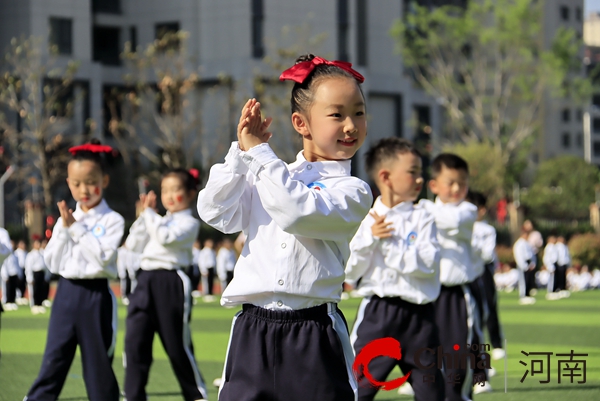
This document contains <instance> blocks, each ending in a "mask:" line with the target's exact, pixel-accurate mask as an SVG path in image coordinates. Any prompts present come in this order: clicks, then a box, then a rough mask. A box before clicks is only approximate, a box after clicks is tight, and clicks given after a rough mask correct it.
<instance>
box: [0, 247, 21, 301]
mask: <svg viewBox="0 0 600 401" xmlns="http://www.w3.org/2000/svg"><path fill="white" fill-rule="evenodd" d="M1 270H2V273H1V275H2V284H3V287H2V303H4V304H11V305H13V306H15V305H16V301H17V291H18V289H19V270H20V269H19V262H18V261H17V257H16V256H15V254H14V253H12V252H11V253H10V254H9V255H8V256H7V257H6V259H4V262H3V263H2V267H1ZM6 309H7V310H10V309H12V308H8V307H7V308H6ZM15 309H16V307H15Z"/></svg>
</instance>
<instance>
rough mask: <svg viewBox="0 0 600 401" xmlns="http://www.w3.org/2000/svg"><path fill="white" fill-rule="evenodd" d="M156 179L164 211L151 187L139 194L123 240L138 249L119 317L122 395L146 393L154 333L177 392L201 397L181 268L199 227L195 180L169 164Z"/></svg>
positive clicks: (137, 400)
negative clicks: (138, 259)
mask: <svg viewBox="0 0 600 401" xmlns="http://www.w3.org/2000/svg"><path fill="white" fill-rule="evenodd" d="M160 185H161V201H162V204H163V206H164V207H165V209H166V210H167V214H166V215H165V216H160V215H159V214H157V213H156V211H155V210H156V194H155V193H154V191H150V192H149V193H148V194H147V195H146V194H142V195H140V203H141V207H142V210H143V211H142V213H141V214H140V216H139V217H138V219H137V220H136V221H135V222H134V223H133V225H132V226H131V229H130V231H129V236H128V237H127V241H126V243H125V244H126V246H127V248H128V249H131V250H133V251H136V252H141V262H140V270H139V272H138V275H137V286H136V287H135V290H134V291H133V292H132V293H131V294H130V295H129V306H128V309H127V319H126V320H125V324H126V331H125V355H124V360H125V397H126V398H127V401H145V400H146V399H147V395H146V384H147V383H148V375H149V373H150V365H151V364H152V343H153V341H154V334H155V333H158V334H159V336H160V339H161V341H162V343H163V346H164V348H165V351H166V353H167V355H168V357H169V360H170V361H171V366H172V367H173V370H174V372H175V376H176V377H177V380H178V381H179V385H180V387H181V391H182V393H183V398H184V399H185V400H186V401H194V400H200V399H207V398H208V395H207V392H206V386H205V385H204V380H203V379H202V375H201V374H200V370H199V369H198V366H197V364H196V359H195V357H194V348H193V345H192V338H191V332H190V326H189V321H190V316H191V315H190V314H191V309H192V288H191V282H190V279H189V277H188V276H187V274H186V273H185V269H187V268H188V267H189V266H190V265H191V264H192V246H193V244H194V241H195V240H196V237H197V236H198V230H199V229H200V222H199V221H198V220H197V219H196V218H194V216H192V211H191V209H190V202H192V201H193V199H194V197H195V195H196V186H197V185H198V184H197V182H196V179H195V178H194V177H193V176H192V174H190V173H189V172H188V171H186V170H183V169H173V170H170V171H168V172H167V173H166V174H165V175H164V176H163V178H162V181H161V184H160Z"/></svg>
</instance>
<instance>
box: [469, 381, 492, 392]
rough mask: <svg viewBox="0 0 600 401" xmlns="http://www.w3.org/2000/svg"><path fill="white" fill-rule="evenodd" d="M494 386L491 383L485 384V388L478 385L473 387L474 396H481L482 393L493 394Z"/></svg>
mask: <svg viewBox="0 0 600 401" xmlns="http://www.w3.org/2000/svg"><path fill="white" fill-rule="evenodd" d="M491 392H492V386H491V385H490V382H488V381H486V382H483V386H482V385H481V384H476V385H474V386H473V394H481V393H491Z"/></svg>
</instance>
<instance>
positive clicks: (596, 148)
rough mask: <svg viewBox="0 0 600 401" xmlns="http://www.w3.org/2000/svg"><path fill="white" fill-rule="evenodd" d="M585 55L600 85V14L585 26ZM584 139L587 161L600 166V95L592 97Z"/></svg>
mask: <svg viewBox="0 0 600 401" xmlns="http://www.w3.org/2000/svg"><path fill="white" fill-rule="evenodd" d="M583 40H584V42H585V55H584V59H583V63H584V65H585V67H586V70H587V73H588V74H590V75H592V76H591V78H592V79H593V83H594V85H595V86H596V87H597V86H598V85H599V84H600V14H599V13H592V14H590V15H589V16H588V17H587V18H586V19H585V22H584V24H583ZM583 132H584V137H585V138H586V143H587V144H589V145H588V146H587V148H586V155H585V157H586V160H588V161H589V162H591V163H593V164H595V165H597V166H600V93H598V92H596V93H594V94H593V95H592V102H591V104H590V106H589V108H588V110H587V113H586V114H585V115H584V131H583Z"/></svg>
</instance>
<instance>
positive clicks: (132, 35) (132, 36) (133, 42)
mask: <svg viewBox="0 0 600 401" xmlns="http://www.w3.org/2000/svg"><path fill="white" fill-rule="evenodd" d="M129 44H130V46H131V51H132V52H135V51H136V50H137V45H138V40H137V28H136V27H135V26H130V27H129Z"/></svg>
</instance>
